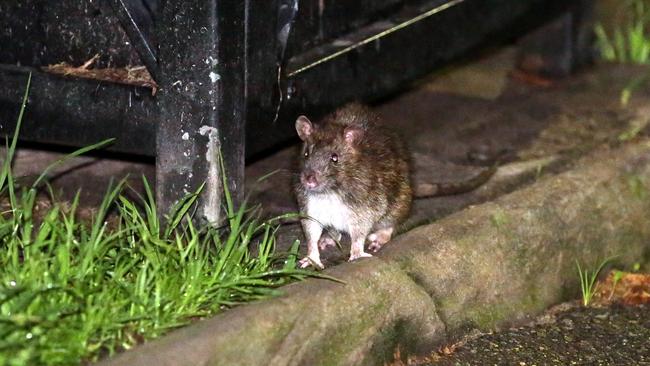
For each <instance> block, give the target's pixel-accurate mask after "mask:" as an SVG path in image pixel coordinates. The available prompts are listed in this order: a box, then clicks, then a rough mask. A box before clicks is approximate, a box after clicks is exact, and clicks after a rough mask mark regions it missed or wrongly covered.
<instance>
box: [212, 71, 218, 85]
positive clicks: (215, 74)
mask: <svg viewBox="0 0 650 366" xmlns="http://www.w3.org/2000/svg"><path fill="white" fill-rule="evenodd" d="M220 79H221V75H219V74H217V73H216V72H214V71H210V81H212V82H213V83H216V82H217V81H218V80H220Z"/></svg>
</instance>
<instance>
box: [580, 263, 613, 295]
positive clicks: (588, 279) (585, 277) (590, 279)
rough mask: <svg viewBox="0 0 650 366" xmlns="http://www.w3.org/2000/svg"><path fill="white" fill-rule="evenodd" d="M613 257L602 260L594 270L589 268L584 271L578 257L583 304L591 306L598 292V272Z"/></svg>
mask: <svg viewBox="0 0 650 366" xmlns="http://www.w3.org/2000/svg"><path fill="white" fill-rule="evenodd" d="M612 259H613V257H610V258H606V259H605V260H603V261H602V262H600V265H599V266H598V267H597V268H596V270H594V271H589V270H588V269H585V270H584V271H583V270H582V268H581V267H580V263H579V262H578V260H577V259H576V267H577V269H578V276H579V277H580V290H581V292H582V305H584V306H589V304H590V303H591V299H592V298H593V296H594V294H595V292H596V279H597V278H598V274H599V273H600V271H601V270H602V269H603V267H605V265H606V264H607V263H609V262H610V261H611V260H612Z"/></svg>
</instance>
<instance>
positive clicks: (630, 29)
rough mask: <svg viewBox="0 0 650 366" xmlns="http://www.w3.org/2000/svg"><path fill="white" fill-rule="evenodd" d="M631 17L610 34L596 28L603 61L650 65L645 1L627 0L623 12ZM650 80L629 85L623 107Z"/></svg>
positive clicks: (649, 16) (649, 17)
mask: <svg viewBox="0 0 650 366" xmlns="http://www.w3.org/2000/svg"><path fill="white" fill-rule="evenodd" d="M620 10H621V11H624V12H625V13H626V14H627V15H628V16H627V18H628V19H627V20H626V21H625V22H623V24H622V25H619V26H616V27H614V29H613V30H612V31H611V32H609V33H608V32H607V31H606V30H605V27H604V26H603V25H602V24H600V23H599V24H597V25H596V26H595V27H594V32H595V33H596V44H597V46H598V49H599V50H600V54H601V57H602V58H603V59H604V60H607V61H614V62H620V63H635V64H648V63H649V62H650V35H649V34H648V33H647V28H648V25H650V9H648V7H647V5H646V4H645V2H644V0H627V1H625V2H623V3H622V6H621V8H620ZM648 80H650V75H646V76H642V77H639V78H636V79H634V80H632V81H631V82H629V83H628V84H627V85H626V86H625V88H623V90H622V92H621V104H622V105H624V106H625V105H627V104H628V102H629V100H630V97H631V96H632V93H633V92H634V91H635V90H636V89H638V88H639V87H641V86H643V85H645V84H646V83H647V82H648Z"/></svg>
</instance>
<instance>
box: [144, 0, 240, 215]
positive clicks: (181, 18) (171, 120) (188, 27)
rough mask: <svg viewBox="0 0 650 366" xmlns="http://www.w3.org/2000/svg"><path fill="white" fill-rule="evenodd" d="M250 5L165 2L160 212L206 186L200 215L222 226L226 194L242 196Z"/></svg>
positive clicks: (159, 138) (214, 1) (158, 159)
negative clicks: (224, 183)
mask: <svg viewBox="0 0 650 366" xmlns="http://www.w3.org/2000/svg"><path fill="white" fill-rule="evenodd" d="M248 8H249V1H248V0H245V1H227V0H198V1H183V0H167V1H166V2H165V4H164V7H163V9H162V12H161V17H160V21H159V22H158V27H157V32H158V33H157V35H158V40H159V43H160V46H159V60H160V61H159V62H160V64H159V78H160V82H159V85H160V88H161V90H160V94H159V96H158V107H159V110H160V119H159V121H158V125H157V132H156V198H157V202H158V205H159V207H158V208H159V212H160V213H167V212H168V209H169V207H171V206H172V205H173V204H174V203H176V202H177V201H178V200H179V199H181V198H182V197H183V196H185V195H187V194H189V193H192V192H194V191H195V190H196V189H198V187H199V186H200V185H201V184H203V183H205V186H204V188H203V191H202V195H201V198H200V202H199V212H198V213H199V215H200V217H203V218H205V219H206V220H207V221H208V222H211V223H218V222H219V221H221V220H222V218H223V216H222V207H223V202H222V197H223V196H222V189H223V187H222V174H221V172H222V170H221V168H220V165H219V158H218V153H219V152H221V153H222V154H223V161H224V169H225V173H226V176H227V184H228V188H229V190H230V192H231V194H232V195H233V197H234V199H235V201H236V202H241V198H242V197H243V192H244V122H245V117H246V81H247V74H246V70H247V59H246V45H247V41H248V36H247V33H248Z"/></svg>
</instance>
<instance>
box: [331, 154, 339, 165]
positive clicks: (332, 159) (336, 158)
mask: <svg viewBox="0 0 650 366" xmlns="http://www.w3.org/2000/svg"><path fill="white" fill-rule="evenodd" d="M330 160H331V161H332V162H333V163H337V162H338V161H339V156H338V155H337V154H336V153H332V155H331V156H330Z"/></svg>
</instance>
